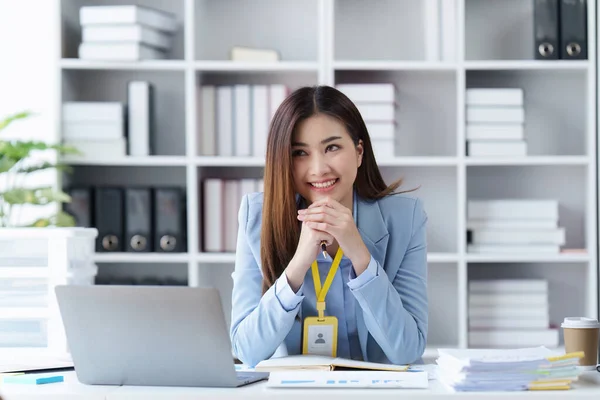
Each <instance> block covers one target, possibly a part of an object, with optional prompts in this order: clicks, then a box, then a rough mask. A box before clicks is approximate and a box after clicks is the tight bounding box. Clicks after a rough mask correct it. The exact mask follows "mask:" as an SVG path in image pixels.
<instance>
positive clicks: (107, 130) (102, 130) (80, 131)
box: [62, 121, 125, 142]
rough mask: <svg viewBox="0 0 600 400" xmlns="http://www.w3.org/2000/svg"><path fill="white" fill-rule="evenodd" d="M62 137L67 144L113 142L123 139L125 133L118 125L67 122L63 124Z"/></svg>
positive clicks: (121, 126)
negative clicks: (90, 141)
mask: <svg viewBox="0 0 600 400" xmlns="http://www.w3.org/2000/svg"><path fill="white" fill-rule="evenodd" d="M62 137H63V139H64V140H65V141H67V142H81V141H88V140H92V141H95V142H101V141H105V140H106V141H115V140H119V139H122V138H124V137H125V131H124V129H123V124H120V123H104V122H96V121H92V122H68V123H66V124H63V131H62Z"/></svg>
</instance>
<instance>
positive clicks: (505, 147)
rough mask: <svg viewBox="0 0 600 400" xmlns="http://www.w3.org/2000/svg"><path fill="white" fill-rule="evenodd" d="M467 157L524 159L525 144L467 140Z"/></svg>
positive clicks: (521, 142) (522, 142)
mask: <svg viewBox="0 0 600 400" xmlns="http://www.w3.org/2000/svg"><path fill="white" fill-rule="evenodd" d="M467 155H468V156H469V157H525V156H527V143H526V142H525V141H524V140H469V141H468V142H467Z"/></svg>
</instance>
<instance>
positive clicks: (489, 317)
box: [469, 279, 559, 348]
mask: <svg viewBox="0 0 600 400" xmlns="http://www.w3.org/2000/svg"><path fill="white" fill-rule="evenodd" d="M558 344H559V332H558V329H556V328H551V327H550V306H549V303H548V281H546V280H543V279H500V280H476V281H471V282H470V283H469V347H475V348H481V347H483V348H507V347H508V348H511V347H530V346H538V345H543V346H546V347H558Z"/></svg>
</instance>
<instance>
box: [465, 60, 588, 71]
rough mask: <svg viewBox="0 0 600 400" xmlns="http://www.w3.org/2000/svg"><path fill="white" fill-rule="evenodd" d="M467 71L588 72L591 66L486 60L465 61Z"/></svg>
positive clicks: (533, 61) (557, 62) (538, 61)
mask: <svg viewBox="0 0 600 400" xmlns="http://www.w3.org/2000/svg"><path fill="white" fill-rule="evenodd" d="M464 65H465V69H467V70H470V71H477V70H517V71H518V70H557V71H578V70H586V69H588V68H589V66H590V65H591V64H590V63H589V61H588V60H572V61H566V60H553V61H546V60H486V61H465V63H464Z"/></svg>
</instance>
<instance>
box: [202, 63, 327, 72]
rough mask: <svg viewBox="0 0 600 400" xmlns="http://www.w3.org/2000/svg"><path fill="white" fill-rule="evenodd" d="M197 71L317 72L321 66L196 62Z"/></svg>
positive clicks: (315, 64) (312, 64)
mask: <svg viewBox="0 0 600 400" xmlns="http://www.w3.org/2000/svg"><path fill="white" fill-rule="evenodd" d="M193 66H194V69H195V70H196V71H212V72H220V71H224V72H227V71H232V72H275V71H310V72H317V71H318V70H319V64H318V63H317V62H310V61H279V62H241V61H194V62H193Z"/></svg>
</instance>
